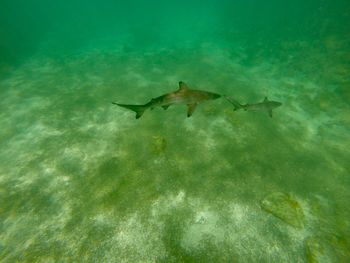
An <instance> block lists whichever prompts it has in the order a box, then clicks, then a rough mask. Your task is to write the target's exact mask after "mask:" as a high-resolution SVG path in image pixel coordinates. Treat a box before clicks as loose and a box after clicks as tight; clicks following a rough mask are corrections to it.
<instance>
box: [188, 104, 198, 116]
mask: <svg viewBox="0 0 350 263" xmlns="http://www.w3.org/2000/svg"><path fill="white" fill-rule="evenodd" d="M187 106H188V108H187V117H191V116H192V114H193V112H194V111H195V110H196V107H197V103H192V104H187Z"/></svg>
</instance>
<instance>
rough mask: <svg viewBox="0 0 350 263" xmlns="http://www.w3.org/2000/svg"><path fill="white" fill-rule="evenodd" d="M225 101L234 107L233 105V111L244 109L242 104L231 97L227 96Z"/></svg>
mask: <svg viewBox="0 0 350 263" xmlns="http://www.w3.org/2000/svg"><path fill="white" fill-rule="evenodd" d="M225 99H227V100H228V101H229V102H230V103H231V104H232V105H233V107H234V108H233V110H235V111H236V110H239V109H243V108H244V106H243V105H242V104H240V103H239V102H238V101H236V100H235V99H233V98H231V97H227V96H225Z"/></svg>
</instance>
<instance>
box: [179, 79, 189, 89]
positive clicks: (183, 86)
mask: <svg viewBox="0 0 350 263" xmlns="http://www.w3.org/2000/svg"><path fill="white" fill-rule="evenodd" d="M180 90H183V91H184V90H188V87H187V85H186V83H185V82H183V81H180V82H179V91H180Z"/></svg>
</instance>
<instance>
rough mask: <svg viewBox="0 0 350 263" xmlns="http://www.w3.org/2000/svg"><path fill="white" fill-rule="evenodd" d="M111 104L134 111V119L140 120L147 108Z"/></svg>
mask: <svg viewBox="0 0 350 263" xmlns="http://www.w3.org/2000/svg"><path fill="white" fill-rule="evenodd" d="M112 103H113V104H115V105H118V106H120V107H123V108H126V109H129V110H132V111H134V112H135V113H136V119H138V118H140V117H141V116H142V115H143V113H144V112H145V110H146V109H147V107H145V106H144V105H128V104H119V103H116V102H112Z"/></svg>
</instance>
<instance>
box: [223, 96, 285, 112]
mask: <svg viewBox="0 0 350 263" xmlns="http://www.w3.org/2000/svg"><path fill="white" fill-rule="evenodd" d="M225 98H226V99H227V100H228V101H229V102H231V103H232V104H233V107H234V109H233V110H235V111H236V110H239V109H244V110H245V111H266V112H267V113H268V114H269V116H270V117H272V110H273V109H275V108H277V107H279V106H281V105H282V103H281V102H278V101H272V100H268V99H267V97H265V99H264V100H263V101H262V102H260V103H254V104H248V103H247V104H240V103H239V102H238V101H236V100H235V99H233V98H231V97H226V96H225Z"/></svg>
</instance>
